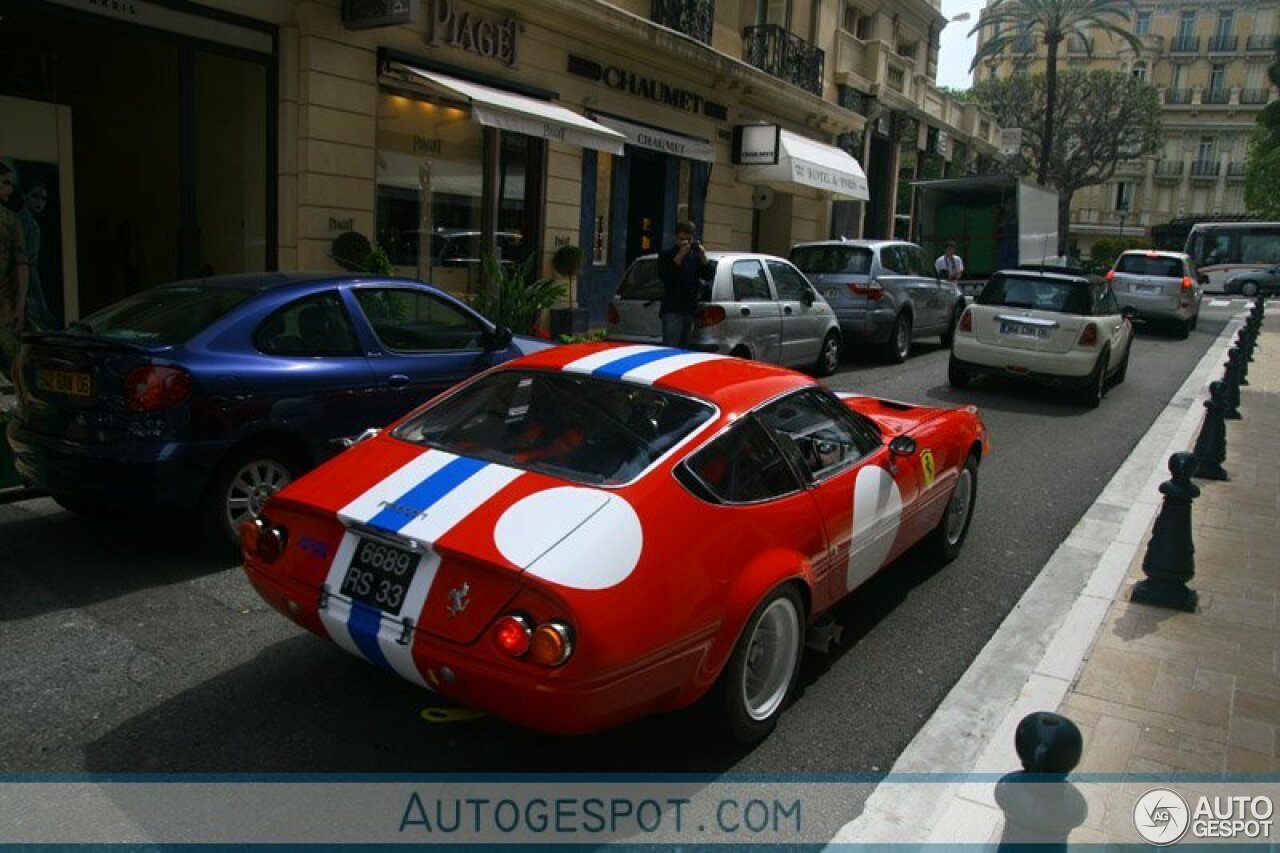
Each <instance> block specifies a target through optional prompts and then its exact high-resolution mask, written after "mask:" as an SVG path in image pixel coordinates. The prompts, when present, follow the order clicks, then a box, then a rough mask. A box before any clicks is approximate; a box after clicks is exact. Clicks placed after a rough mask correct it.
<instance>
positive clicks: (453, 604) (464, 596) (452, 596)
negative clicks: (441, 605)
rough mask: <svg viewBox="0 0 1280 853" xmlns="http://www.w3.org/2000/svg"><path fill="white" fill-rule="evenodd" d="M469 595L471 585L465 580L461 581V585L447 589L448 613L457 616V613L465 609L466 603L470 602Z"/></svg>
mask: <svg viewBox="0 0 1280 853" xmlns="http://www.w3.org/2000/svg"><path fill="white" fill-rule="evenodd" d="M470 595H471V585H470V584H469V583H467V582H466V581H463V582H462V586H460V587H455V588H454V589H451V590H449V615H450V616H457V615H458V614H459V613H461V612H462V611H464V610H466V609H467V605H468V604H470V603H471V600H470V599H469V598H468V596H470Z"/></svg>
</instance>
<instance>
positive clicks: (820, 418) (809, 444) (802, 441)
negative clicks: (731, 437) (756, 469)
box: [760, 389, 880, 480]
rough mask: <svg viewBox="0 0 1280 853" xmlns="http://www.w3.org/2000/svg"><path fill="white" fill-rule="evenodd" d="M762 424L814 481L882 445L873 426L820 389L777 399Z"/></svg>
mask: <svg viewBox="0 0 1280 853" xmlns="http://www.w3.org/2000/svg"><path fill="white" fill-rule="evenodd" d="M760 421H761V422H762V423H763V424H764V425H765V426H766V427H768V428H769V429H770V430H772V431H773V433H774V435H775V436H776V437H777V440H778V443H779V444H780V445H781V446H782V447H783V448H784V450H785V451H786V452H787V453H788V454H789V455H790V456H791V457H792V458H793V460H795V461H796V462H797V463H798V464H799V465H800V466H801V468H802V470H805V471H806V472H807V473H808V474H809V476H810V477H811V478H812V479H814V480H820V479H822V478H824V477H826V476H828V475H830V474H833V473H835V472H837V471H840V470H843V469H844V468H846V467H847V466H848V465H850V464H852V463H853V462H855V461H857V460H858V459H861V458H862V457H863V456H865V455H867V454H868V453H870V452H871V451H872V450H874V449H875V448H877V447H879V446H880V434H879V432H878V431H877V430H876V428H875V427H874V426H873V425H872V424H871V423H869V422H866V421H865V420H864V419H861V418H859V417H858V416H857V415H855V414H854V413H853V412H851V411H849V409H848V407H847V406H845V405H844V404H842V403H841V402H840V401H839V400H837V399H836V398H835V397H833V396H832V395H831V394H830V393H829V392H826V391H820V390H817V389H807V390H804V391H800V392H799V393H796V394H789V395H788V396H786V397H783V398H782V399H780V400H775V401H774V402H772V403H770V404H769V405H767V406H765V407H764V408H762V409H761V410H760Z"/></svg>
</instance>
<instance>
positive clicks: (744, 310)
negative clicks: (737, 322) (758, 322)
mask: <svg viewBox="0 0 1280 853" xmlns="http://www.w3.org/2000/svg"><path fill="white" fill-rule="evenodd" d="M738 313H739V314H741V315H742V316H743V317H750V316H751V309H750V308H747V307H745V306H744V307H742V308H739V309H738Z"/></svg>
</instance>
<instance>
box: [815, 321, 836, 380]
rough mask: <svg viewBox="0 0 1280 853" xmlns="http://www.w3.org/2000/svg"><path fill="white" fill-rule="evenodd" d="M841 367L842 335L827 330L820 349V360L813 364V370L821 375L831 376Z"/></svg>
mask: <svg viewBox="0 0 1280 853" xmlns="http://www.w3.org/2000/svg"><path fill="white" fill-rule="evenodd" d="M839 369H840V336H839V335H837V334H836V333H835V332H827V336H826V338H824V339H823V341H822V348H821V349H819V350H818V360H817V361H816V362H815V363H814V365H813V372H814V373H816V374H818V375H819V376H830V375H831V374H833V373H835V372H836V371H837V370H839Z"/></svg>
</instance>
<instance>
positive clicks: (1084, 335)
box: [1080, 323, 1098, 347]
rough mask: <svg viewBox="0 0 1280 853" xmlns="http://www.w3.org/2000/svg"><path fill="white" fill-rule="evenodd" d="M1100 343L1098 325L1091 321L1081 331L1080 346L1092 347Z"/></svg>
mask: <svg viewBox="0 0 1280 853" xmlns="http://www.w3.org/2000/svg"><path fill="white" fill-rule="evenodd" d="M1097 343H1098V326H1097V325H1096V324H1094V323H1089V324H1088V325H1087V326H1085V327H1084V331H1082V332H1081V333H1080V346H1082V347H1091V346H1094V345H1095V344H1097Z"/></svg>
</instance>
